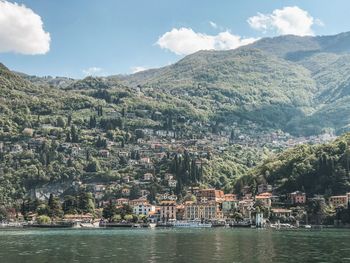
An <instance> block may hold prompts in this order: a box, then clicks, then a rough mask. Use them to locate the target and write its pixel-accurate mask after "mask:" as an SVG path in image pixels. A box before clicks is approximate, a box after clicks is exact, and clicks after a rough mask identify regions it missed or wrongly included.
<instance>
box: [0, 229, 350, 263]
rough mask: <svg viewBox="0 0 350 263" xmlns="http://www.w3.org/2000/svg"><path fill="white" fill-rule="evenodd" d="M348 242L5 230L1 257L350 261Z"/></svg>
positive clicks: (196, 232) (253, 235)
mask: <svg viewBox="0 0 350 263" xmlns="http://www.w3.org/2000/svg"><path fill="white" fill-rule="evenodd" d="M349 243H350V231H349V230H323V231H269V230H256V229H155V230H148V229H128V230H126V229H121V230H119V229H112V230H109V229H103V230H73V229H72V230H57V229H56V230H0V262H1V263H2V262H4V263H7V262H9V263H12V262H13V263H26V262H35V263H40V262H50V263H58V262H66V263H68V262H244V263H246V262H258V263H260V262H261V263H265V262H350V246H349Z"/></svg>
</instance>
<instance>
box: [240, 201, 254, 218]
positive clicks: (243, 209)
mask: <svg viewBox="0 0 350 263" xmlns="http://www.w3.org/2000/svg"><path fill="white" fill-rule="evenodd" d="M253 207H254V200H253V199H244V200H241V201H239V202H238V209H239V212H240V213H241V214H242V216H243V217H244V218H251V212H252V210H253Z"/></svg>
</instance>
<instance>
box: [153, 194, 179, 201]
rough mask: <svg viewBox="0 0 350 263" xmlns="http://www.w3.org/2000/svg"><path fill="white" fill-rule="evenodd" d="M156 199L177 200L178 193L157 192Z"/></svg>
mask: <svg viewBox="0 0 350 263" xmlns="http://www.w3.org/2000/svg"><path fill="white" fill-rule="evenodd" d="M156 199H157V200H158V201H160V202H161V201H176V200H177V196H176V195H171V194H168V193H164V194H157V195H156Z"/></svg>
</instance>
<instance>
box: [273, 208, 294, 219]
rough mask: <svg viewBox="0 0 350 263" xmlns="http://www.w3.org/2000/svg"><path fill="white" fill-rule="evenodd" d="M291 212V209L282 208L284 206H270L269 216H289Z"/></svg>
mask: <svg viewBox="0 0 350 263" xmlns="http://www.w3.org/2000/svg"><path fill="white" fill-rule="evenodd" d="M291 214H292V210H290V209H284V208H272V209H271V216H272V217H283V216H284V217H290V216H291Z"/></svg>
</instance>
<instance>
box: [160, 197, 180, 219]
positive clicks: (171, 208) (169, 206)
mask: <svg viewBox="0 0 350 263" xmlns="http://www.w3.org/2000/svg"><path fill="white" fill-rule="evenodd" d="M175 219H176V202H175V201H162V202H161V203H160V220H161V221H162V222H168V221H169V220H175Z"/></svg>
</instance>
